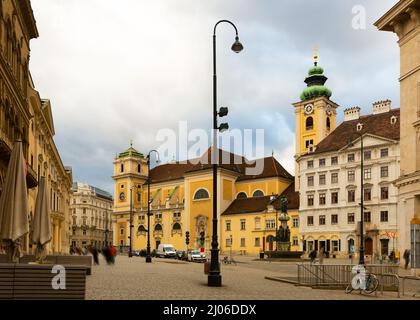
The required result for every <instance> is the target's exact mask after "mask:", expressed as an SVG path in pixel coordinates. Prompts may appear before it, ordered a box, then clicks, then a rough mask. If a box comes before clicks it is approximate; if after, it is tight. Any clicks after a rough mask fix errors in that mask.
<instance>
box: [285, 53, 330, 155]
mask: <svg viewBox="0 0 420 320" xmlns="http://www.w3.org/2000/svg"><path fill="white" fill-rule="evenodd" d="M327 80H328V78H327V77H326V76H325V75H324V69H322V68H321V67H320V66H318V53H317V52H315V55H314V66H313V67H312V68H310V69H309V72H308V76H307V77H306V79H305V83H306V84H307V88H305V90H303V92H302V94H301V95H300V100H301V101H299V102H297V103H294V104H293V106H294V107H295V119H296V120H295V121H296V157H299V156H300V155H302V154H306V153H309V152H313V151H315V148H316V145H317V144H318V143H319V142H320V141H321V140H322V139H324V138H325V137H326V136H328V135H329V134H330V133H331V132H332V131H333V130H334V129H335V119H336V114H337V112H336V109H337V108H338V105H337V104H336V103H335V102H333V101H331V100H330V97H331V95H332V93H331V90H330V89H328V88H327V87H326V86H325V82H326V81H327Z"/></svg>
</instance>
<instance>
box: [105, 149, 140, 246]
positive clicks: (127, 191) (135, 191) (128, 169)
mask: <svg viewBox="0 0 420 320" xmlns="http://www.w3.org/2000/svg"><path fill="white" fill-rule="evenodd" d="M147 176H148V173H147V159H146V158H145V157H144V156H143V154H141V153H140V152H138V151H137V150H136V149H134V148H133V146H132V145H131V146H130V148H128V149H127V150H126V151H124V152H121V153H120V154H119V155H117V156H116V157H115V159H114V175H113V176H112V179H113V180H114V222H115V223H114V228H115V230H114V237H115V239H114V245H117V246H119V247H127V246H128V245H129V243H130V213H132V219H133V221H132V222H133V225H136V221H137V217H136V211H137V210H138V209H139V208H140V207H141V206H142V194H143V184H144V183H145V182H146V180H147ZM144 200H145V199H143V202H144ZM146 205H147V200H146ZM134 234H135V230H133V237H134Z"/></svg>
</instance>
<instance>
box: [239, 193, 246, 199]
mask: <svg viewBox="0 0 420 320" xmlns="http://www.w3.org/2000/svg"><path fill="white" fill-rule="evenodd" d="M246 198H248V196H247V195H246V193H245V192H239V193H238V195H237V196H236V199H246Z"/></svg>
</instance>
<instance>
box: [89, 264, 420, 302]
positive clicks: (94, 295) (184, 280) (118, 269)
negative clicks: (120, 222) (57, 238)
mask: <svg viewBox="0 0 420 320" xmlns="http://www.w3.org/2000/svg"><path fill="white" fill-rule="evenodd" d="M237 260H238V263H237V265H223V264H222V266H221V268H222V277H223V287H221V288H209V287H207V285H206V283H207V276H205V275H204V264H202V263H190V262H183V261H177V260H172V259H157V258H155V259H153V263H152V264H146V263H145V261H144V258H141V257H133V258H131V259H130V258H128V257H127V256H118V257H117V259H116V264H115V265H114V266H108V265H106V264H105V263H104V261H103V260H101V261H100V262H101V264H100V265H99V266H94V267H93V270H92V271H93V272H92V275H91V276H89V277H88V278H87V294H86V298H87V299H88V300H119V299H124V300H148V299H152V300H184V299H185V300H187V299H188V300H189V299H191V300H201V299H203V300H204V299H208V300H233V299H244V300H300V299H321V300H325V299H328V300H338V299H340V300H341V299H346V300H347V299H367V300H378V299H397V294H396V293H395V292H385V293H384V295H383V296H382V295H381V294H380V293H378V295H377V296H376V297H375V295H372V296H364V295H360V294H358V293H353V294H350V295H347V294H345V293H344V291H341V290H314V289H311V288H307V287H298V286H295V285H293V284H288V283H283V282H277V281H272V280H267V279H265V277H266V276H268V277H270V276H271V277H276V276H277V277H278V276H282V277H285V278H287V277H296V264H295V263H292V262H272V263H270V262H266V261H255V258H252V257H238V258H237ZM412 290H415V288H412ZM417 290H420V288H417ZM403 298H404V299H410V298H411V297H410V296H408V295H407V296H404V297H403ZM411 299H412V298H411Z"/></svg>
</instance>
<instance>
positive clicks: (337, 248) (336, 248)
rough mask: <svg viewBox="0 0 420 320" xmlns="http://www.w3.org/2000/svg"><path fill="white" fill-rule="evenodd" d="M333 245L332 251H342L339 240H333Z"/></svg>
mask: <svg viewBox="0 0 420 320" xmlns="http://www.w3.org/2000/svg"><path fill="white" fill-rule="evenodd" d="M331 247H332V252H338V251H340V245H339V242H338V240H332V241H331Z"/></svg>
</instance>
